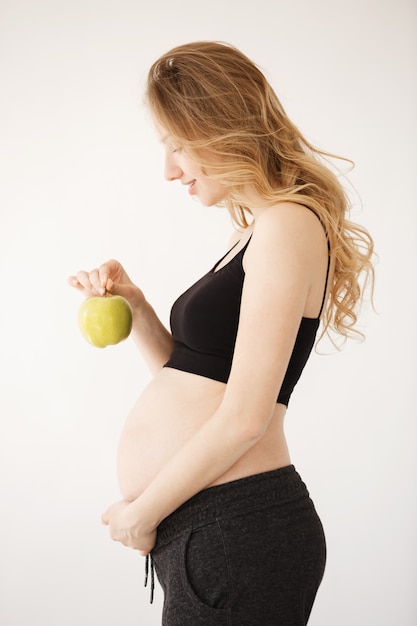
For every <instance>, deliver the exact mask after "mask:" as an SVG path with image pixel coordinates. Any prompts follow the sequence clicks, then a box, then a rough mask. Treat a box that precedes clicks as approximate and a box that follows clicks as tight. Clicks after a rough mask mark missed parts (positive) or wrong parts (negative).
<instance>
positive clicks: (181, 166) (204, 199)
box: [158, 129, 227, 206]
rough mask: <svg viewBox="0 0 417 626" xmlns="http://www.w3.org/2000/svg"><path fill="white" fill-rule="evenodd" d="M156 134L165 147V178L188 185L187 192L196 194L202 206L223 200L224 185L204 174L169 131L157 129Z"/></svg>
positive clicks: (224, 194)
mask: <svg viewBox="0 0 417 626" xmlns="http://www.w3.org/2000/svg"><path fill="white" fill-rule="evenodd" d="M158 134H159V136H160V141H161V143H162V145H163V146H164V149H165V167H164V176H165V178H166V179H167V180H168V181H173V180H178V181H179V182H180V183H181V184H182V185H185V186H186V187H188V193H189V194H190V195H191V196H196V197H197V198H198V199H199V200H200V202H201V204H203V205H204V206H214V205H216V204H219V203H220V202H221V201H222V200H224V198H225V197H226V194H227V189H226V187H225V186H224V185H222V184H221V183H220V182H218V181H216V180H212V179H211V178H210V177H209V176H207V175H206V174H204V173H203V171H202V170H201V167H200V166H199V165H197V163H196V162H195V161H194V160H193V159H192V158H191V157H189V156H188V155H187V154H186V152H185V151H184V150H183V149H182V147H181V146H180V145H178V144H176V142H175V140H174V139H173V138H172V137H171V136H170V135H169V133H167V132H164V130H163V129H159V130H158Z"/></svg>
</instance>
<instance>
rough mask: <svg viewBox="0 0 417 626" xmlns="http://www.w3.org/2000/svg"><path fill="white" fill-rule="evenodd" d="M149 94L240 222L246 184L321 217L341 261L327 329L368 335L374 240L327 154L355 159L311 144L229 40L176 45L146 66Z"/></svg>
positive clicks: (159, 116) (268, 199)
mask: <svg viewBox="0 0 417 626" xmlns="http://www.w3.org/2000/svg"><path fill="white" fill-rule="evenodd" d="M145 99H146V102H147V105H148V107H149V109H150V111H151V113H152V115H153V116H154V118H155V120H156V121H157V122H158V123H159V124H160V125H161V126H162V127H163V128H165V129H167V130H168V132H169V133H170V134H171V135H172V136H173V137H174V139H175V140H176V141H178V143H179V145H180V146H181V147H182V148H183V149H184V150H187V152H188V153H189V154H190V155H191V156H192V158H193V159H194V160H195V161H196V162H197V163H198V164H199V165H200V166H201V168H202V169H203V172H204V173H205V174H207V175H209V176H210V177H211V178H214V179H217V180H219V181H221V182H222V183H223V184H224V185H225V186H226V187H227V188H228V194H227V197H226V200H225V201H224V202H223V204H224V205H225V206H226V207H227V209H228V211H229V213H230V214H231V217H232V219H233V221H234V223H235V224H236V225H237V226H238V227H240V228H246V227H247V226H248V225H249V221H248V217H249V216H250V208H249V206H248V201H247V198H246V196H245V189H247V188H248V187H249V188H252V189H255V191H256V192H257V194H258V195H259V196H260V197H262V198H263V199H264V203H265V206H269V205H273V204H276V203H279V202H288V201H290V202H296V203H298V204H302V205H304V206H307V207H309V208H310V209H311V210H312V211H314V212H315V213H316V214H317V216H318V218H319V219H320V220H321V222H322V224H323V226H324V228H325V230H326V232H327V234H328V237H329V239H330V243H331V253H332V257H333V258H334V264H335V265H334V276H333V284H332V285H331V289H330V295H329V298H328V300H327V303H326V307H325V310H324V312H323V322H324V326H323V334H324V333H325V332H327V331H334V332H336V333H337V334H338V335H339V336H342V338H343V339H346V338H347V337H350V336H358V335H359V336H362V333H360V332H359V331H358V330H357V329H356V328H355V326H356V324H357V319H358V309H359V306H360V303H361V301H362V299H363V295H364V292H365V289H366V287H367V285H368V284H369V283H371V286H372V289H373V283H374V269H373V263H372V258H373V250H374V246H373V240H372V237H371V236H370V234H369V233H368V231H367V230H366V229H365V228H363V227H362V226H360V225H359V224H356V223H354V222H352V221H350V220H349V219H348V214H349V211H350V202H349V198H348V195H347V193H346V191H345V189H344V188H343V186H342V184H341V183H340V181H339V178H338V175H336V173H335V172H334V171H333V170H332V168H331V167H330V165H329V159H341V160H343V161H347V162H349V163H350V164H352V165H353V163H352V162H351V161H349V160H348V159H342V158H341V157H339V156H336V155H332V154H329V153H327V152H325V151H323V150H320V149H318V148H316V147H314V146H313V145H311V144H310V143H309V142H308V141H307V140H306V139H305V138H304V137H303V135H302V134H301V133H300V131H299V130H298V128H297V127H296V126H295V125H294V124H293V123H292V122H291V121H290V119H289V118H288V116H287V114H286V113H285V111H284V108H283V106H282V105H281V103H280V101H279V99H278V97H277V96H276V94H275V92H274V90H273V89H272V87H271V85H270V84H269V82H268V80H267V79H266V77H265V76H264V74H263V73H262V72H261V70H260V69H259V68H258V66H257V65H255V64H254V63H253V62H252V61H251V60H250V59H249V58H248V57H247V56H245V55H244V54H243V53H241V52H240V51H239V50H237V49H236V48H235V47H233V46H231V45H229V44H225V43H222V42H209V41H202V42H195V43H189V44H186V45H183V46H178V47H176V48H174V49H172V50H170V51H169V52H167V53H166V54H164V55H163V56H161V57H160V58H159V59H158V60H157V61H156V62H155V63H154V64H153V65H152V67H151V68H150V70H149V74H148V81H147V88H146V95H145ZM249 219H250V218H249Z"/></svg>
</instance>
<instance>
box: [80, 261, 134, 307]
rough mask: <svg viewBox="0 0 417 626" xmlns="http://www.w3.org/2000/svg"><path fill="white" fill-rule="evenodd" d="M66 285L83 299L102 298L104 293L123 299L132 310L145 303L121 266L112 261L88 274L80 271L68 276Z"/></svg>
mask: <svg viewBox="0 0 417 626" xmlns="http://www.w3.org/2000/svg"><path fill="white" fill-rule="evenodd" d="M68 283H69V284H70V285H71V287H74V288H75V289H77V290H78V291H80V292H81V293H82V294H83V295H84V296H85V297H90V296H104V295H106V293H109V294H111V295H114V296H115V295H118V296H122V297H123V298H125V299H126V300H127V301H128V302H129V304H130V306H131V307H132V308H133V309H135V308H140V307H141V306H142V305H143V304H144V303H145V297H144V295H143V293H142V291H141V290H140V289H139V287H137V286H136V285H135V284H134V283H133V282H132V281H131V280H130V278H129V276H128V275H127V273H126V272H125V270H124V269H123V267H122V265H121V264H120V263H119V262H118V261H115V260H113V259H112V260H110V261H107V262H106V263H103V264H102V265H100V267H98V268H96V269H93V270H91V271H89V272H85V271H80V272H78V273H77V274H76V275H75V276H70V277H69V278H68Z"/></svg>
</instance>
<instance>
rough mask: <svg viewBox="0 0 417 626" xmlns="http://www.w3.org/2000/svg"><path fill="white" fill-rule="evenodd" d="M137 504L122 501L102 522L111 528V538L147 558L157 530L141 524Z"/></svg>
mask: <svg viewBox="0 0 417 626" xmlns="http://www.w3.org/2000/svg"><path fill="white" fill-rule="evenodd" d="M135 505H136V502H129V501H128V500H121V501H120V502H116V503H115V504H112V505H111V506H110V507H109V508H108V509H107V511H106V512H105V513H103V515H102V517H101V520H102V522H103V524H104V525H106V526H108V527H109V531H110V537H111V538H112V539H113V540H114V541H120V543H122V544H123V545H124V546H127V547H128V548H133V549H134V550H138V551H139V553H140V554H141V555H142V556H146V555H147V554H149V552H150V551H151V550H152V548H153V547H154V545H155V541H156V529H153V528H147V527H146V526H143V525H141V523H140V514H139V512H138V508H137V506H135Z"/></svg>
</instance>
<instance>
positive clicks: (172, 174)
mask: <svg viewBox="0 0 417 626" xmlns="http://www.w3.org/2000/svg"><path fill="white" fill-rule="evenodd" d="M181 176H182V169H181V168H180V167H179V166H178V165H177V163H175V161H174V160H173V159H172V157H171V155H169V156H167V157H166V159H165V167H164V177H165V179H166V180H168V181H172V180H178V179H179V178H181Z"/></svg>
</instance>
